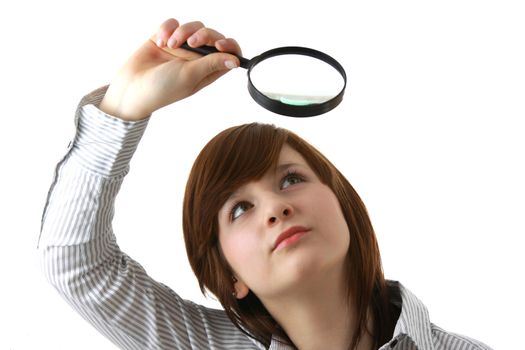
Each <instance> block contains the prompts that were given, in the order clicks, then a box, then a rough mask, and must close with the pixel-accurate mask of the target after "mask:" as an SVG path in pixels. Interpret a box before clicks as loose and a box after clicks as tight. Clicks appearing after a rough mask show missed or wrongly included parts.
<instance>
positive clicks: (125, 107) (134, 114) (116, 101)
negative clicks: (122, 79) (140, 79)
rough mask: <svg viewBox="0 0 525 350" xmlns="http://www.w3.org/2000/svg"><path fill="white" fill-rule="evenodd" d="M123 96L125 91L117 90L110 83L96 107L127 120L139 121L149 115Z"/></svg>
mask: <svg viewBox="0 0 525 350" xmlns="http://www.w3.org/2000/svg"><path fill="white" fill-rule="evenodd" d="M125 96H126V93H125V91H118V89H116V88H115V86H114V85H110V86H109V88H108V90H107V92H106V94H105V95H104V98H103V99H102V101H101V102H100V105H99V106H98V108H99V109H100V110H101V111H102V112H104V113H106V114H109V115H111V116H113V117H116V118H119V119H122V120H127V121H139V120H143V119H146V118H148V117H149V116H150V115H151V113H149V112H146V111H143V110H142V109H141V108H140V106H137V105H136V104H130V103H127V102H126V100H128V99H126V97H125Z"/></svg>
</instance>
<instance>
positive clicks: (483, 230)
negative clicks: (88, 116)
mask: <svg viewBox="0 0 525 350" xmlns="http://www.w3.org/2000/svg"><path fill="white" fill-rule="evenodd" d="M343 4H344V5H343ZM521 6H523V5H522V4H521V1H506V0H500V1H483V0H477V1H466V0H454V1H451V0H441V1H432V2H430V1H408V0H399V1H390V0H388V1H373V0H372V1H345V2H343V1H331V0H323V1H316V2H308V1H297V2H296V1H283V0H264V1H257V2H255V1H243V2H241V1H239V2H234V1H186V2H182V1H155V0H148V1H146V0H144V1H141V2H135V1H126V2H124V1H122V2H121V1H109V0H104V1H101V0H91V1H87V2H79V1H56V0H55V1H53V0H49V1H17V2H16V5H12V4H10V5H8V3H7V2H2V5H0V7H1V8H0V17H1V18H0V36H1V41H0V45H1V46H0V47H1V54H0V63H1V64H0V84H1V85H0V89H1V91H0V92H1V94H0V96H1V97H0V98H1V104H0V106H1V113H2V120H3V122H2V124H1V126H0V152H1V162H2V165H1V172H0V176H1V181H0V186H1V188H0V205H1V208H0V215H1V219H0V225H1V227H0V240H1V241H0V249H1V254H0V259H1V261H0V268H1V288H0V293H1V297H0V310H1V311H0V322H1V323H2V324H1V325H0V333H1V334H2V335H1V336H0V349H54V350H58V349H72V348H74V349H112V348H113V346H112V345H111V344H110V343H109V342H108V341H107V340H105V339H104V338H103V337H102V336H100V335H98V333H97V332H96V331H94V330H93V329H92V328H91V326H90V325H88V324H87V323H86V322H85V321H84V320H83V319H81V318H80V316H78V315H76V314H75V313H74V312H73V311H72V310H71V309H70V307H69V306H68V305H67V304H66V303H64V302H63V301H62V300H61V298H60V297H59V296H58V295H57V294H56V293H55V292H54V290H52V288H51V287H50V286H49V285H48V284H47V283H46V282H45V281H44V279H43V277H42V275H41V274H40V272H39V267H38V264H37V260H36V242H37V238H38V234H39V227H40V215H41V211H42V209H43V205H44V201H45V198H46V194H47V190H48V188H49V185H50V183H51V180H52V175H53V171H54V166H55V164H56V162H57V161H58V160H59V159H60V158H61V157H62V155H63V154H64V153H65V151H66V147H67V145H68V142H69V140H70V139H71V137H72V135H73V113H74V110H75V108H76V104H77V102H78V101H79V99H80V98H81V97H82V96H83V95H84V94H86V93H88V92H89V91H91V90H93V89H95V88H97V87H99V86H101V85H104V84H107V83H109V81H110V80H111V78H112V77H113V75H114V74H115V73H116V71H117V69H118V68H119V67H120V66H121V65H122V63H123V62H124V61H125V60H126V58H127V57H128V56H129V55H130V54H131V53H132V52H133V51H134V50H135V49H136V48H138V47H139V46H140V45H141V44H142V42H143V41H144V40H146V39H147V38H148V37H149V36H150V35H151V34H152V33H153V32H154V31H155V30H156V29H157V27H158V25H159V24H160V23H161V22H162V21H164V20H165V19H166V18H169V17H175V18H177V19H179V20H180V21H182V22H186V21H190V20H196V19H199V20H202V21H203V22H204V23H205V24H207V25H208V26H210V27H213V28H216V29H218V30H220V31H222V32H223V33H224V34H225V35H227V36H230V37H235V38H236V39H237V40H238V41H239V43H240V44H241V46H242V47H243V51H244V55H245V56H246V57H252V56H255V55H256V54H258V53H260V52H262V51H266V50H268V49H271V48H274V47H278V46H285V45H301V46H308V47H312V48H316V49H319V50H321V51H325V52H327V53H328V54H330V55H332V56H333V57H335V58H336V59H338V60H339V61H340V62H341V64H342V65H343V66H344V67H345V68H346V71H347V74H348V78H349V85H348V88H347V93H346V95H345V98H344V100H343V102H342V104H341V105H340V107H338V108H337V109H335V110H334V111H332V112H330V113H328V114H326V115H325V116H322V117H319V118H311V119H307V120H295V119H291V118H285V117H281V116H277V115H274V114H272V113H270V112H268V111H266V110H264V109H262V108H261V107H259V106H258V105H257V104H256V103H255V102H253V101H252V100H251V99H250V97H249V95H248V92H247V90H246V75H245V71H243V70H242V69H238V70H236V71H233V72H231V73H230V74H228V75H227V76H225V77H224V78H222V79H221V80H220V81H218V82H217V83H216V84H214V85H213V86H210V87H208V88H206V89H205V90H204V91H202V92H201V93H199V94H198V95H196V96H193V97H191V98H189V99H187V100H185V101H182V102H180V103H177V104H176V105H173V106H170V107H168V108H165V109H163V110H161V111H159V112H158V113H156V115H154V117H153V119H152V120H151V122H150V125H149V127H148V130H147V131H146V134H145V136H144V138H143V141H142V143H141V145H140V147H139V149H138V151H137V153H136V156H135V158H134V159H133V162H132V169H131V173H130V174H129V176H128V178H127V179H126V182H125V183H124V185H123V187H122V190H121V193H120V195H119V197H118V201H117V214H116V217H115V221H114V226H115V231H116V232H117V235H118V239H119V244H120V246H121V248H123V250H125V251H126V252H127V253H129V254H130V255H131V256H133V257H135V258H136V259H137V260H139V261H140V262H141V263H142V264H143V266H144V267H145V268H146V269H147V271H148V272H149V273H150V274H151V275H152V276H153V277H154V278H156V279H158V280H161V281H162V282H164V283H166V284H168V285H169V286H171V287H173V288H174V289H175V290H176V291H177V292H178V293H180V294H181V295H182V296H183V297H185V298H189V299H192V300H195V301H197V302H200V303H205V304H207V305H211V306H213V305H216V304H215V303H214V302H213V301H211V300H205V299H204V298H203V297H202V296H201V295H200V292H199V290H198V287H197V282H196V280H195V279H194V277H193V275H192V272H191V270H190V268H189V265H188V264H187V262H186V254H185V250H184V247H183V240H182V233H181V202H182V193H183V190H184V186H185V181H186V178H187V175H188V172H189V169H190V167H191V164H192V162H193V160H194V158H195V156H196V154H197V152H198V151H199V150H200V149H201V148H202V146H204V144H205V143H206V142H207V141H208V140H209V139H210V138H211V137H212V136H213V135H215V134H216V133H217V132H219V131H221V130H222V129H224V128H226V127H228V126H231V125H237V124H240V123H246V122H251V121H260V122H268V123H275V124H277V125H279V126H283V127H286V128H289V129H291V130H293V131H295V132H296V133H298V134H299V135H301V136H302V137H304V138H305V139H306V140H308V141H309V142H311V143H312V144H313V145H315V146H316V147H317V148H319V149H320V150H321V151H322V152H323V153H325V155H327V156H328V158H329V159H331V160H332V161H333V162H334V163H335V164H336V166H338V167H339V169H340V170H341V171H342V172H343V173H344V174H345V175H346V176H347V178H348V179H349V180H350V182H351V183H352V184H353V185H354V187H355V188H356V189H357V191H358V192H359V193H360V195H361V196H362V198H363V200H364V201H365V203H366V205H367V207H368V209H369V212H370V215H371V218H372V221H373V223H374V225H375V229H376V232H377V236H378V240H379V243H380V247H381V251H382V257H383V264H384V270H385V274H386V276H387V278H390V279H396V280H400V281H401V282H402V283H404V284H405V286H407V287H408V288H409V289H411V290H412V291H413V292H414V293H415V294H416V295H417V296H418V297H419V298H420V299H421V300H422V301H423V302H424V303H425V304H426V305H427V307H428V309H429V312H430V317H431V320H432V321H433V322H434V323H436V324H437V325H439V326H441V327H443V328H445V329H447V330H450V331H454V332H458V333H462V334H466V335H469V336H471V337H474V338H478V339H480V340H482V341H484V342H486V343H487V344H489V345H491V346H492V347H494V348H495V349H511V348H516V347H519V346H520V345H519V344H523V341H522V339H521V337H520V335H521V333H522V330H523V325H524V324H523V314H524V312H525V307H524V301H523V300H524V299H523V296H524V295H525V290H524V289H525V288H524V286H525V285H524V282H523V266H525V258H524V257H523V248H524V244H523V238H522V237H523V236H524V235H525V223H524V220H523V218H524V213H525V199H524V198H525V185H524V179H525V165H524V163H525V162H524V152H525V137H524V132H525V121H524V119H525V104H524V102H525V101H524V96H525V68H524V67H525V65H524V62H525V50H524V49H525V45H524V42H525V38H524V34H523V33H525V21H524V20H523V18H525V11H524V10H523V9H522V8H521Z"/></svg>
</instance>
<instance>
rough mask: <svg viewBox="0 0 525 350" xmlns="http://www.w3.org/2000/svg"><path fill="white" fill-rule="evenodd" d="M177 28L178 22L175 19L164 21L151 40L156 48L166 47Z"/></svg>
mask: <svg viewBox="0 0 525 350" xmlns="http://www.w3.org/2000/svg"><path fill="white" fill-rule="evenodd" d="M178 27H179V22H178V21H177V20H176V19H175V18H169V19H167V20H165V21H164V22H163V23H162V24H161V25H160V27H159V29H158V30H157V33H155V35H153V37H152V38H151V39H152V40H153V42H154V43H155V44H157V46H158V47H164V46H165V45H167V43H168V40H169V38H170V37H171V35H172V34H173V32H174V31H175V30H176V29H177V28H178Z"/></svg>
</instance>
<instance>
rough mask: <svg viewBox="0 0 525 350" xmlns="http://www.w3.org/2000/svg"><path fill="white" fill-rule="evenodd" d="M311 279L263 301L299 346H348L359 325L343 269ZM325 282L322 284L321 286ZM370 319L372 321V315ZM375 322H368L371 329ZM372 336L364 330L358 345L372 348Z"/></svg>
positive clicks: (360, 347) (338, 347) (308, 347)
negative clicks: (275, 297) (285, 293)
mask: <svg viewBox="0 0 525 350" xmlns="http://www.w3.org/2000/svg"><path fill="white" fill-rule="evenodd" d="M334 273H336V276H333V275H327V274H325V275H323V276H318V278H315V279H313V278H312V279H309V281H308V284H306V285H302V286H300V287H298V288H293V291H292V292H291V293H288V294H287V295H284V296H283V295H281V296H280V297H279V299H277V300H266V301H265V302H264V304H265V306H266V308H267V309H268V311H269V312H270V313H271V314H272V316H273V317H274V318H275V320H276V321H277V322H278V323H279V324H280V325H281V327H282V328H283V329H284V331H285V332H286V334H287V335H288V336H289V337H290V339H291V340H292V342H293V343H294V345H295V346H296V347H297V348H298V349H300V350H309V349H344V350H346V349H349V347H350V343H351V341H352V339H353V337H354V329H355V327H356V325H357V323H356V322H357V320H356V319H355V314H354V312H353V308H352V305H351V303H350V299H349V295H348V292H347V281H346V278H344V276H345V274H344V273H342V271H337V272H334ZM320 286H322V287H320ZM369 321H371V320H370V319H369ZM371 326H372V323H371V322H369V324H368V329H370V330H371V329H372V328H371ZM372 344H373V341H372V337H371V336H370V335H369V334H368V333H367V332H365V333H364V334H362V336H361V339H360V341H359V344H358V347H357V349H359V350H361V349H366V350H369V349H371V348H372Z"/></svg>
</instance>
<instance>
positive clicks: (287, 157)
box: [227, 143, 309, 201]
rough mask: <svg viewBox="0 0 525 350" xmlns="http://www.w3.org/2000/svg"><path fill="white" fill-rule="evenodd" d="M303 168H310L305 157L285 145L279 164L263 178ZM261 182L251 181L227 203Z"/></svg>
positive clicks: (242, 186)
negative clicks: (290, 169) (252, 185)
mask: <svg viewBox="0 0 525 350" xmlns="http://www.w3.org/2000/svg"><path fill="white" fill-rule="evenodd" d="M295 166H298V167H302V168H309V166H308V164H307V162H306V160H305V159H304V158H303V156H302V155H301V154H300V153H299V152H297V151H296V150H295V149H293V148H292V147H291V146H290V145H288V144H286V143H285V144H284V145H283V147H282V148H281V151H280V152H279V158H278V159H277V163H276V164H275V165H274V166H272V167H270V168H269V169H268V170H267V171H266V173H265V174H264V175H263V176H262V177H261V178H265V177H266V178H268V177H272V176H276V175H278V174H280V173H281V172H283V171H285V170H287V169H288V168H290V167H295ZM257 181H260V180H252V181H249V182H247V183H245V184H243V185H241V186H239V187H238V188H236V189H235V190H234V191H233V193H231V195H230V196H229V197H228V199H227V201H230V200H232V199H235V198H236V197H238V196H239V195H240V194H241V193H242V192H243V190H245V189H246V188H247V187H249V185H250V184H251V183H254V182H257Z"/></svg>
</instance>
